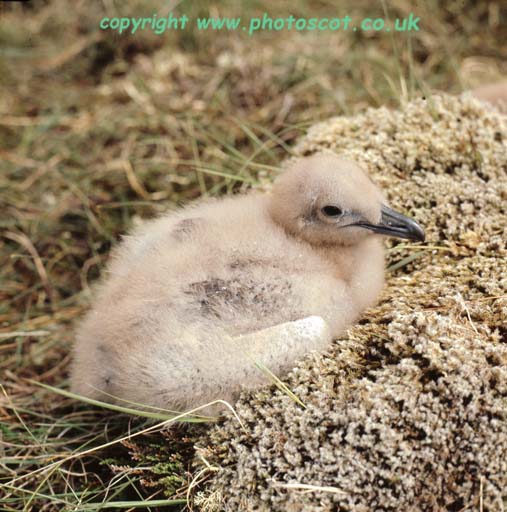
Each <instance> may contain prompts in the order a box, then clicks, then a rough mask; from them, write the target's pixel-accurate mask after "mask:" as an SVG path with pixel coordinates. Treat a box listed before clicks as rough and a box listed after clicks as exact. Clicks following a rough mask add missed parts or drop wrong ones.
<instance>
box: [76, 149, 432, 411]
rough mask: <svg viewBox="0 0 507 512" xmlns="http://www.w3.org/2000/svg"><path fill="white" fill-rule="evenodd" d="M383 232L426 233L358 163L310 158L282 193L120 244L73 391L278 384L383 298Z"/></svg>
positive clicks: (142, 394) (239, 200) (157, 224)
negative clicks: (275, 378) (270, 380)
mask: <svg viewBox="0 0 507 512" xmlns="http://www.w3.org/2000/svg"><path fill="white" fill-rule="evenodd" d="M376 235H393V236H399V237H402V238H409V239H416V240H422V239H423V238H424V233H423V231H422V229H421V228H420V227H419V226H418V225H417V224H416V223H415V222H414V221H411V220H410V219H408V218H407V217H405V216H403V215H401V214H399V213H396V212H394V211H393V210H391V209H390V208H388V207H387V206H386V205H385V202H384V199H383V196H382V194H381V192H380V191H379V189H378V188H377V187H376V186H375V185H374V183H373V182H372V181H371V180H370V179H369V178H368V176H367V175H366V174H365V173H364V172H363V171H362V170H361V168H359V166H357V165H356V164H355V163H354V162H351V161H348V160H345V159H343V158H340V157H338V156H336V155H333V154H319V155H314V156H311V157H308V158H302V159H299V160H298V161H296V162H295V163H293V165H292V166H290V168H289V169H288V170H287V171H286V172H285V173H284V174H282V175H281V176H280V177H279V178H278V179H277V180H276V182H275V184H274V187H273V190H272V191H271V193H270V194H262V193H259V192H253V193H250V194H246V195H240V196H235V197H227V198H224V199H220V200H214V201H203V202H200V203H197V204H196V205H192V206H189V207H186V208H184V209H181V210H179V211H177V212H172V213H170V214H167V215H164V216H162V217H160V218H158V219H156V220H153V221H150V222H147V223H146V224H144V225H143V226H142V227H140V228H138V229H137V230H135V231H134V232H133V233H132V235H130V236H129V237H127V238H126V239H125V240H124V241H123V242H122V243H121V244H120V246H119V247H118V248H117V250H116V252H115V255H114V257H113V259H112V262H111V264H110V265H109V268H108V278H107V279H106V281H105V282H104V283H103V284H102V286H101V287H100V289H99V291H98V294H97V297H96V299H95V302H94V304H93V308H92V310H91V311H90V312H89V314H88V315H87V317H86V319H85V320H84V322H83V323H82V324H81V326H80V328H79V330H78V334H77V340H76V344H75V350H74V366H73V372H72V387H73V390H74V391H75V392H78V393H80V394H83V395H86V396H91V397H95V398H100V399H104V400H111V399H112V397H117V398H119V399H124V400H130V401H132V402H137V403H141V404H146V405H152V406H159V407H164V408H169V409H172V410H184V409H188V408H191V407H194V406H198V405H201V404H204V403H207V402H209V401H211V400H215V399H218V398H222V399H229V400H230V399H231V398H232V397H233V396H234V395H235V394H236V393H237V391H238V390H239V389H241V387H253V386H257V385H260V384H262V383H264V382H266V379H265V377H264V375H263V374H262V373H261V372H260V370H259V369H258V368H257V367H256V365H255V362H259V363H262V364H264V365H265V366H267V367H268V368H269V369H270V370H271V371H272V372H273V373H275V374H277V375H279V374H282V373H283V372H285V371H287V370H288V369H290V368H291V367H292V366H293V364H294V362H295V360H296V359H297V358H299V357H301V356H302V355H304V354H305V353H306V352H308V351H310V350H321V349H324V348H325V347H326V346H327V344H328V343H329V341H330V338H331V336H338V335H339V334H341V333H343V331H344V330H345V329H346V328H347V326H348V325H350V324H351V323H352V322H354V321H355V320H357V318H358V317H359V315H360V314H361V312H362V311H363V310H364V309H365V308H367V307H368V306H371V305H372V304H374V303H375V301H376V299H377V296H378V294H379V292H380V290H381V288H382V285H383V281H384V249H383V244H382V239H381V237H380V236H376Z"/></svg>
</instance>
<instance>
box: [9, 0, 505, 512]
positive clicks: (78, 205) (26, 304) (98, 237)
mask: <svg viewBox="0 0 507 512" xmlns="http://www.w3.org/2000/svg"><path fill="white" fill-rule="evenodd" d="M465 4H466V5H463V2H462V1H457V0H456V1H450V2H445V7H444V6H443V5H444V3H443V2H441V3H438V2H436V1H432V0H428V1H427V2H420V3H418V6H416V7H411V6H410V3H409V2H403V1H390V2H387V5H386V6H384V7H386V8H387V10H388V13H389V16H390V17H396V16H401V15H403V16H405V15H407V14H408V13H409V12H410V11H413V12H415V13H416V14H417V15H419V16H420V17H421V20H422V21H421V25H422V30H421V31H420V32H418V33H413V34H412V36H411V37H410V38H408V37H407V36H406V35H400V34H398V35H397V36H396V38H394V39H393V38H392V37H388V36H387V35H386V34H379V33H377V34H373V33H372V34H364V33H354V34H350V33H347V34H344V33H326V32H320V33H312V34H295V33H289V32H286V31H282V32H266V33H259V34H256V35H254V36H252V37H248V36H246V35H245V34H243V33H241V32H235V33H227V32H215V33H205V32H198V31H197V30H192V29H188V30H185V31H182V32H175V33H167V34H166V35H164V36H154V35H152V34H150V33H140V34H138V35H136V36H135V37H134V36H128V35H122V36H118V35H114V34H111V33H107V32H101V31H99V30H98V20H99V19H100V18H101V17H102V16H105V15H109V16H111V15H115V13H120V15H138V14H142V15H144V14H145V13H148V14H151V13H152V12H153V11H154V10H155V11H159V12H160V10H161V8H160V7H157V2H154V1H152V2H148V3H143V2H140V1H136V0H131V1H129V2H119V1H114V0H109V1H106V0H104V1H102V2H94V3H90V2H84V1H79V2H75V3H74V4H73V5H72V7H69V4H68V3H67V2H64V1H63V0H51V1H46V2H44V1H42V0H41V1H38V2H37V1H36V0H34V1H33V2H30V4H28V5H21V4H17V3H12V4H10V3H9V4H8V3H2V5H1V6H0V47H1V50H0V56H1V60H0V87H1V89H2V90H1V93H0V113H1V117H0V140H1V141H2V144H1V147H0V165H1V169H0V211H1V212H2V215H1V217H0V229H1V237H0V262H1V263H2V265H1V267H0V283H1V287H0V299H1V302H0V379H1V385H2V389H1V394H0V435H1V438H0V485H1V486H2V487H1V488H0V500H1V505H2V510H26V511H31V510H44V511H49V510H84V509H86V507H89V508H90V507H91V509H97V508H98V505H93V503H99V502H109V504H110V505H111V503H113V502H114V503H116V507H117V508H125V509H128V508H131V509H132V508H133V507H134V506H135V505H133V504H132V503H131V502H132V500H134V501H136V502H138V503H137V507H141V506H147V507H148V509H150V510H157V506H161V505H162V504H161V503H160V502H158V505H157V504H155V502H153V504H152V505H151V506H150V504H149V503H147V500H150V499H156V500H167V499H170V500H183V502H186V500H187V494H188V493H187V491H188V488H189V485H190V482H191V481H192V479H193V477H194V475H192V471H191V468H190V463H189V460H190V459H191V456H192V453H193V441H192V439H194V438H195V437H197V436H198V435H199V429H200V428H203V427H198V426H193V427H191V428H189V429H188V428H185V429H176V430H174V431H171V432H170V433H167V432H165V433H158V434H157V433H151V434H149V435H146V436H142V437H137V438H133V439H131V440H130V441H127V442H123V443H122V444H121V445H118V444H116V445H113V446H110V447H107V448H104V449H103V450H99V451H95V452H92V453H90V454H89V455H87V456H79V454H80V453H81V452H84V451H87V450H89V449H90V448H94V447H97V446H101V445H103V444H105V443H108V442H111V441H114V440H115V439H120V438H121V437H123V436H124V435H125V433H131V432H132V433H134V432H137V431H140V430H142V429H143V428H146V427H147V426H148V425H152V424H153V420H150V419H146V418H136V417H129V416H126V415H119V414H112V413H111V412H109V411H106V410H104V409H101V408H94V407H90V406H89V405H86V404H77V403H76V402H75V401H74V400H73V399H71V398H69V397H65V396H63V395H61V394H57V393H55V392H53V391H51V390H49V389H47V388H41V387H40V386H38V385H37V384H36V382H39V383H44V384H49V385H51V386H55V387H58V388H64V389H65V388H66V387H67V369H68V363H69V345H70V344H71V342H72V331H71V328H72V325H73V322H74V321H75V320H76V319H77V318H79V317H80V316H81V315H82V313H83V311H84V310H85V309H86V307H87V305H88V303H89V300H90V285H91V284H92V283H93V282H94V281H96V280H97V279H98V278H99V277H100V272H101V269H102V267H103V263H104V262H105V260H106V258H107V255H108V253H109V250H110V248H111V246H112V244H114V243H115V241H116V240H117V239H118V237H119V236H120V234H121V233H123V232H125V231H126V230H127V228H128V227H129V226H130V225H131V224H132V223H133V222H135V220H136V218H139V217H149V216H152V215H155V214H157V213H158V212H161V211H164V210H166V209H168V208H173V207H175V206H176V205H177V204H179V203H181V202H182V201H187V200H192V199H195V198H197V197H199V196H202V195H218V194H223V193H232V192H234V191H238V190H244V189H246V188H248V187H249V186H251V185H252V184H254V185H255V184H259V183H261V184H262V183H263V182H265V181H267V180H269V179H270V176H271V175H272V173H273V172H275V171H276V168H277V166H278V165H279V162H280V160H281V159H283V158H284V157H286V156H287V155H288V154H290V151H291V149H290V148H291V145H292V144H293V142H294V141H295V140H296V139H297V138H298V137H299V136H300V135H301V134H302V133H304V132H305V129H306V127H308V126H309V125H311V124H314V123H315V122H317V121H319V120H323V119H326V118H328V117H330V116H332V115H336V114H352V113H354V112H358V111H360V110H362V109H363V108H364V107H366V106H368V105H373V106H378V105H383V104H387V105H390V106H393V107H395V106H397V105H399V104H400V102H404V101H406V100H407V99H409V98H410V97H411V96H412V95H414V94H417V93H418V91H420V90H423V91H424V90H426V89H431V88H437V89H441V90H448V91H451V92H458V91H460V90H461V89H462V88H464V87H467V86H470V85H476V84H477V83H479V82H480V81H481V80H493V79H495V78H497V77H499V76H500V75H502V74H505V73H506V71H507V65H506V63H505V58H506V57H507V53H506V52H507V50H506V48H505V45H503V46H502V45H501V41H505V37H506V34H505V28H504V27H505V25H504V26H503V27H502V25H501V23H500V17H501V14H502V13H501V7H500V6H501V2H500V1H499V0H498V1H497V2H479V1H477V2H473V1H468V2H465ZM384 7H383V5H382V3H380V2H379V3H378V5H377V6H372V5H371V2H366V1H352V0H346V1H344V2H341V3H340V9H339V12H340V15H344V14H350V15H351V16H353V17H356V18H362V17H364V16H371V17H376V16H382V15H383V9H384ZM264 11H265V12H268V13H269V14H270V15H271V16H272V17H276V16H284V15H287V14H288V13H289V12H290V13H292V14H294V15H295V16H306V17H311V16H328V15H329V14H330V13H335V12H336V11H337V8H336V3H335V2H325V1H322V2H316V3H312V6H311V7H310V6H309V5H308V3H306V2H302V1H298V2H295V3H294V2H288V1H282V2H278V3H276V5H272V3H270V2H267V0H258V1H257V2H248V3H247V4H245V5H241V6H240V4H239V3H238V2H232V1H224V2H221V3H213V4H210V5H208V4H205V3H204V2H202V3H201V2H192V3H190V2H188V3H184V2H183V3H181V5H180V6H178V7H177V8H176V12H178V13H179V14H187V15H188V16H190V17H191V18H192V17H196V16H197V15H210V14H211V15H224V16H227V15H228V16H235V15H241V16H243V17H250V16H258V15H259V14H261V13H262V12H264ZM34 381H35V382H34ZM69 455H73V458H72V459H68V457H69ZM62 460H67V461H66V462H65V463H61V464H54V463H55V462H58V461H62ZM51 464H53V465H51ZM190 494H191V493H190ZM126 502H130V503H126ZM90 503H92V505H90ZM181 503H182V502H181V501H180V502H177V503H175V508H177V507H180V508H181Z"/></svg>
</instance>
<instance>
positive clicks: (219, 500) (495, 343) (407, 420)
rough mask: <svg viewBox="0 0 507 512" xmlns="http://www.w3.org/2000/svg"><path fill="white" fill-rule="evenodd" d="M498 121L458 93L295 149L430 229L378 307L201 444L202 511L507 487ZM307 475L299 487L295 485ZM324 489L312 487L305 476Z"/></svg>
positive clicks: (483, 492)
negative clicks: (376, 189)
mask: <svg viewBox="0 0 507 512" xmlns="http://www.w3.org/2000/svg"><path fill="white" fill-rule="evenodd" d="M506 141H507V118H506V117H503V116H502V115H500V114H499V113H496V112H492V111H489V110H487V109H486V108H484V107H483V106H482V105H481V104H480V103H478V102H476V101H475V100H473V99H471V98H469V97H466V96H464V97H460V98H455V97H450V96H437V97H433V98H431V99H427V100H423V99H419V100H415V101H413V102H411V103H409V104H407V105H406V106H405V107H404V108H403V109H402V110H399V111H391V110H388V109H383V108H381V109H370V110H368V111H366V112H365V113H363V114H361V115H358V116H355V117H350V118H347V117H337V118H333V119H330V120H329V121H326V122H323V123H320V124H318V125H316V126H314V127H313V128H312V129H310V131H309V132H308V134H307V136H306V137H305V138H303V139H302V140H301V141H300V143H299V144H298V146H297V147H296V152H297V153H298V154H300V155H306V154H311V153H313V152H316V151H322V150H329V151H335V152H338V153H341V154H345V155H347V156H349V157H351V158H354V159H355V160H357V161H359V162H360V163H362V164H363V165H365V166H367V168H368V169H369V170H370V172H371V175H372V177H373V178H374V180H375V181H376V182H377V183H379V184H380V185H381V186H382V187H383V188H384V190H385V191H386V194H387V197H388V199H389V201H390V203H391V205H392V206H393V207H395V208H398V209H401V210H402V211H405V212H407V213H409V214H410V215H412V216H413V217H414V218H415V219H416V220H417V221H419V222H420V223H421V224H422V225H423V226H424V227H425V228H426V232H427V240H428V241H427V243H426V245H425V246H422V247H421V246H412V245H410V244H398V245H391V246H390V247H389V253H388V254H389V257H388V259H389V261H388V265H390V268H391V269H392V270H393V272H391V273H390V274H389V278H388V282H387V285H386V287H385V290H384V292H383V295H382V298H381V301H380V303H379V305H378V306H377V307H375V308H372V309H370V310H369V311H368V312H367V314H366V315H365V316H364V318H363V319H362V321H361V322H360V323H359V324H358V325H355V326H354V327H352V328H351V329H350V330H349V332H348V333H347V335H346V336H344V337H343V338H342V339H338V340H336V341H335V342H334V344H333V346H332V347H330V349H329V351H328V352H327V353H325V354H310V355H309V356H308V357H307V358H305V359H304V360H303V361H301V362H300V364H299V365H298V366H297V367H296V368H295V369H294V370H293V371H292V372H291V373H290V374H289V375H288V376H287V377H286V379H285V382H286V383H287V385H288V386H289V388H290V389H291V390H292V391H293V392H294V393H295V394H296V395H297V396H298V397H299V399H300V400H301V401H302V402H303V404H304V405H305V406H304V407H302V406H301V405H299V404H298V403H297V402H296V401H294V400H293V399H292V398H291V397H290V396H288V395H287V394H284V393H283V392H282V391H279V390H277V389H275V388H274V387H273V388H272V389H263V390H260V391H258V392H251V393H245V394H243V396H242V397H241V399H240V400H239V402H238V403H237V404H236V410H237V413H238V414H239V416H240V418H241V419H242V421H243V422H244V423H245V424H246V426H247V430H248V433H245V432H244V431H243V430H242V429H241V428H240V426H239V424H238V422H237V421H236V420H235V419H234V418H232V417H231V418H228V419H227V420H226V421H225V422H224V423H223V424H222V425H220V426H218V427H216V428H214V429H213V430H212V431H211V432H210V434H209V437H208V438H206V439H204V440H203V442H202V444H201V447H200V453H201V455H203V456H204V457H205V459H206V460H207V461H208V462H212V463H214V464H216V465H217V466H219V467H220V470H219V471H218V472H216V473H215V474H214V476H213V478H212V480H211V481H210V483H209V485H208V487H207V490H206V494H205V495H203V496H201V505H202V508H203V509H204V510H206V509H207V510H225V511H239V510H251V511H253V510H256V511H257V510H258V511H273V512H274V511H305V512H310V511H312V512H313V511H315V512H316V511H319V512H320V511H331V510H333V511H334V510H351V511H370V510H386V511H387V510H392V511H394V510H407V511H409V510H455V511H458V510H464V509H468V508H469V507H475V508H477V507H482V510H501V509H502V501H504V500H506V499H507V491H506V489H507V323H506V318H507V215H506V209H507V206H506V204H507V203H506V201H507V142H506ZM304 486H310V488H309V489H308V488H304ZM318 487H321V488H322V487H324V489H320V490H319V489H318Z"/></svg>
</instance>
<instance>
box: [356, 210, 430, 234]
mask: <svg viewBox="0 0 507 512" xmlns="http://www.w3.org/2000/svg"><path fill="white" fill-rule="evenodd" d="M381 212H382V216H381V217H380V222H379V223H378V224H370V223H369V222H358V223H357V224H356V225H357V226H361V227H363V228H366V229H369V230H370V231H374V232H375V233H379V234H382V235H388V236H395V237H397V238H406V239H408V240H416V241H418V242H424V238H425V235H424V230H423V228H422V227H421V226H419V224H417V222H416V221H415V220H412V219H410V218H409V217H406V216H405V215H403V214H401V213H398V212H397V211H395V210H392V209H391V208H389V207H387V206H384V205H382V209H381Z"/></svg>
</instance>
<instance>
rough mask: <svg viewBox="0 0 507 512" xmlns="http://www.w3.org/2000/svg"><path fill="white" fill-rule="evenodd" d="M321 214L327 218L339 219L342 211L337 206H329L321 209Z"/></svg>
mask: <svg viewBox="0 0 507 512" xmlns="http://www.w3.org/2000/svg"><path fill="white" fill-rule="evenodd" d="M322 213H323V214H324V215H326V216H327V217H339V216H340V215H342V213H343V211H342V210H341V209H340V208H338V206H332V205H329V206H324V207H323V208H322Z"/></svg>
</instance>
